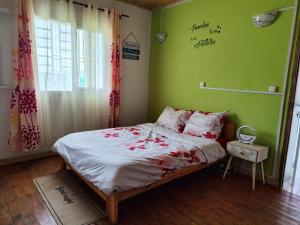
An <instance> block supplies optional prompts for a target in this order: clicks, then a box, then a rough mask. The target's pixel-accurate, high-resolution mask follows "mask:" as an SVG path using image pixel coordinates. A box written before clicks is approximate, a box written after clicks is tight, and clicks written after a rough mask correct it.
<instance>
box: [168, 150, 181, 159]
mask: <svg viewBox="0 0 300 225" xmlns="http://www.w3.org/2000/svg"><path fill="white" fill-rule="evenodd" d="M170 155H171V156H172V157H176V158H178V157H181V156H182V152H180V151H177V152H171V154H170Z"/></svg>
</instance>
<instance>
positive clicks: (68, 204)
mask: <svg viewBox="0 0 300 225" xmlns="http://www.w3.org/2000/svg"><path fill="white" fill-rule="evenodd" d="M33 183H34V184H35V186H36V187H37V189H38V191H39V193H40V194H41V196H42V197H43V199H44V201H45V203H46V205H47V207H48V209H49V211H50V212H51V214H52V216H53V218H54V219H55V221H56V223H57V224H59V225H88V224H91V223H93V222H96V221H99V220H101V219H103V218H104V217H105V214H104V212H103V211H102V210H101V209H100V208H99V207H98V206H97V205H96V203H95V202H94V201H93V200H92V199H90V197H89V196H88V195H87V194H86V193H85V192H84V191H83V190H82V189H81V187H79V185H77V184H76V183H75V182H74V181H73V179H72V178H71V176H70V175H69V174H68V172H66V171H62V172H59V173H56V174H53V175H50V176H44V177H39V178H35V179H34V180H33Z"/></svg>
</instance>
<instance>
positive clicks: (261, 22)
mask: <svg viewBox="0 0 300 225" xmlns="http://www.w3.org/2000/svg"><path fill="white" fill-rule="evenodd" d="M277 16H278V11H273V12H265V13H260V14H257V15H254V16H253V17H252V21H253V23H254V24H255V26H258V27H267V26H269V25H271V24H272V23H273V22H274V21H275V20H276V18H277Z"/></svg>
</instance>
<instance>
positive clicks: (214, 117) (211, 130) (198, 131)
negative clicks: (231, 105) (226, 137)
mask: <svg viewBox="0 0 300 225" xmlns="http://www.w3.org/2000/svg"><path fill="white" fill-rule="evenodd" d="M226 116H227V112H216V113H212V112H194V113H193V115H192V116H191V117H190V119H189V120H188V121H186V126H185V128H184V131H183V133H185V134H189V135H192V136H197V137H204V138H207V139H217V138H218V137H219V136H220V134H221V131H222V127H223V125H224V122H225V118H226Z"/></svg>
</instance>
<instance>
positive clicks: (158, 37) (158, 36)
mask: <svg viewBox="0 0 300 225" xmlns="http://www.w3.org/2000/svg"><path fill="white" fill-rule="evenodd" d="M162 22H163V12H162V9H161V10H160V27H159V33H157V34H156V40H157V42H158V43H159V44H162V43H163V42H164V41H165V40H166V38H167V35H168V34H167V33H166V32H162Z"/></svg>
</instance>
